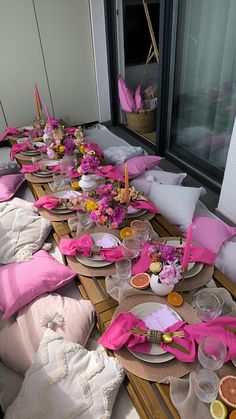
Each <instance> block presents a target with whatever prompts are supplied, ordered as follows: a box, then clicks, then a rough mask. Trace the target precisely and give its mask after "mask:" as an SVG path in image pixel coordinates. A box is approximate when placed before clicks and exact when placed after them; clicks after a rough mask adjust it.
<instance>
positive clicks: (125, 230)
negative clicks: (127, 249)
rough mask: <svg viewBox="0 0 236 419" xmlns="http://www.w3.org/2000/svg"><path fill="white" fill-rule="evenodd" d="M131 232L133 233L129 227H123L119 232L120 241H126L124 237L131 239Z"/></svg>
mask: <svg viewBox="0 0 236 419" xmlns="http://www.w3.org/2000/svg"><path fill="white" fill-rule="evenodd" d="M132 232H133V230H132V228H131V227H124V228H122V230H121V231H120V237H121V238H122V240H124V239H126V237H131V236H132Z"/></svg>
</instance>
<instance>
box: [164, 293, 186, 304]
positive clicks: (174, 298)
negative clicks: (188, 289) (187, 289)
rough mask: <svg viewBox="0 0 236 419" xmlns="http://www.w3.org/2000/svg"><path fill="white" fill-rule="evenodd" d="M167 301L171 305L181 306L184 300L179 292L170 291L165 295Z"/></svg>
mask: <svg viewBox="0 0 236 419" xmlns="http://www.w3.org/2000/svg"><path fill="white" fill-rule="evenodd" d="M167 301H168V303H170V304H171V305H172V306H175V307H178V306H181V305H182V304H183V302H184V300H183V297H182V295H181V294H179V292H174V291H172V292H170V293H169V294H168V295H167Z"/></svg>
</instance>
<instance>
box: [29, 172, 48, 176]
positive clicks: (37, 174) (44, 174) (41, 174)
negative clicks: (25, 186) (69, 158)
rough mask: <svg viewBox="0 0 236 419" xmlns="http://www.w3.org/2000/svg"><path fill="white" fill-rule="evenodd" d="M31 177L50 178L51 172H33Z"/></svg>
mask: <svg viewBox="0 0 236 419" xmlns="http://www.w3.org/2000/svg"><path fill="white" fill-rule="evenodd" d="M32 175H34V176H38V177H50V176H52V173H51V172H42V173H41V172H34V173H32Z"/></svg>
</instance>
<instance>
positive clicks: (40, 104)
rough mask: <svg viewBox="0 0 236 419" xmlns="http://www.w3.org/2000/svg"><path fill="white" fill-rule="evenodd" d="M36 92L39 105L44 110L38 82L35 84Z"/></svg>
mask: <svg viewBox="0 0 236 419" xmlns="http://www.w3.org/2000/svg"><path fill="white" fill-rule="evenodd" d="M35 94H36V97H37V102H38V107H39V109H40V110H42V108H43V107H42V102H41V99H40V96H39V91H38V86H37V84H35Z"/></svg>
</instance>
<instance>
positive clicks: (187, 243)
mask: <svg viewBox="0 0 236 419" xmlns="http://www.w3.org/2000/svg"><path fill="white" fill-rule="evenodd" d="M192 232H193V224H192V223H190V224H189V227H188V231H187V236H186V241H185V246H184V255H183V260H182V269H183V271H185V270H186V269H188V264H189V256H190V249H191V239H192Z"/></svg>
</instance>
